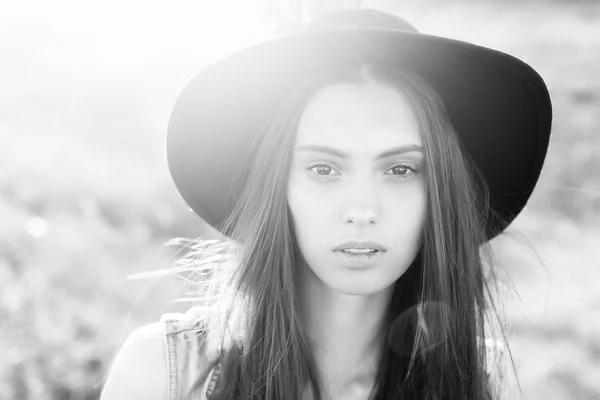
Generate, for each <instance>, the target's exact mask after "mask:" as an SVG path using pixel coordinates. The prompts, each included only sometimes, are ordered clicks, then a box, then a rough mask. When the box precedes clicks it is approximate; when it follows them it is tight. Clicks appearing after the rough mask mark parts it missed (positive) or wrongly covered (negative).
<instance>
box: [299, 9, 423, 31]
mask: <svg viewBox="0 0 600 400" xmlns="http://www.w3.org/2000/svg"><path fill="white" fill-rule="evenodd" d="M307 28H308V29H309V30H312V29H335V28H376V29H393V30H399V31H406V32H419V30H418V29H417V28H415V27H414V26H413V25H411V24H409V23H408V22H407V21H405V20H404V19H402V18H400V17H398V16H396V15H393V14H389V13H386V12H383V11H378V10H369V9H361V8H359V9H346V10H339V11H335V12H332V13H329V14H325V15H323V16H321V17H319V18H317V19H315V20H314V21H312V22H311V23H310V24H309V25H308V26H307Z"/></svg>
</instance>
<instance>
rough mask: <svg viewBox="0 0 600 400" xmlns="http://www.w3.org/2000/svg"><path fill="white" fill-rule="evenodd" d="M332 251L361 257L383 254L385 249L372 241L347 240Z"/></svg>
mask: <svg viewBox="0 0 600 400" xmlns="http://www.w3.org/2000/svg"><path fill="white" fill-rule="evenodd" d="M333 251H340V252H343V253H349V254H359V255H362V254H370V253H383V252H385V251H386V248H385V247H383V245H381V244H379V243H377V242H374V241H372V240H347V241H345V242H342V243H340V244H339V245H337V246H336V247H334V248H333Z"/></svg>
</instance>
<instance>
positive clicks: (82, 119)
mask: <svg viewBox="0 0 600 400" xmlns="http://www.w3.org/2000/svg"><path fill="white" fill-rule="evenodd" d="M259 21H260V18H259V15H258V11H257V7H256V1H253V0H218V1H217V0H211V1H209V0H195V1H192V0H183V1H166V0H163V1H157V0H102V1H88V0H52V1H47V0H19V1H11V0H0V54H1V56H0V57H1V59H2V61H1V62H0V87H1V88H2V92H3V95H2V96H1V97H0V138H1V136H3V135H4V134H6V131H9V132H14V131H17V132H26V131H30V132H37V131H45V132H48V133H50V132H56V133H59V134H60V133H61V132H65V131H66V130H78V129H81V130H85V129H87V127H84V128H82V127H81V124H96V125H98V123H103V122H102V121H100V122H92V121H94V118H96V117H97V115H96V114H101V113H102V107H112V110H110V111H111V112H110V113H107V114H106V115H107V116H108V117H110V118H113V119H114V114H115V113H117V112H119V110H127V104H126V102H127V101H128V100H127V98H126V97H127V96H131V91H132V89H131V87H134V88H135V86H136V85H137V86H140V87H141V90H138V91H137V93H134V96H138V97H139V98H142V99H143V98H144V97H146V98H148V99H149V100H148V101H150V97H152V100H151V102H152V104H151V106H152V107H154V109H156V110H166V111H165V113H166V112H167V111H168V110H169V108H170V105H171V103H172V102H173V101H174V97H175V95H176V93H177V91H178V90H179V89H181V88H183V86H184V85H185V84H186V83H187V82H188V81H189V80H190V79H191V78H192V77H193V76H194V75H195V74H196V73H197V72H198V71H199V70H200V69H201V68H202V67H203V66H204V65H205V64H206V63H207V62H208V61H210V60H213V59H215V58H218V57H220V56H222V55H225V54H227V53H229V52H230V51H233V50H234V49H236V48H238V47H240V46H242V45H244V44H245V43H247V42H248V41H249V40H252V39H253V38H254V39H256V37H260V35H262V34H263V29H264V28H262V26H263V25H262V24H260V23H259ZM253 36H254V37H253ZM133 90H134V91H135V89H133ZM119 91H121V92H122V94H121V95H120V94H119V93H120V92H119ZM128 91H129V92H128ZM94 96H96V97H94ZM94 98H96V99H99V100H101V101H102V102H103V104H98V107H96V106H94V105H93V104H91V105H90V104H87V105H86V104H83V105H82V103H85V102H88V103H92V102H93V101H98V100H94ZM113 98H114V100H112V99H113ZM134 101H136V102H139V99H134ZM119 102H120V103H119ZM110 103H112V105H111V104H110ZM85 107H93V108H94V111H93V112H94V113H96V114H95V115H86V114H85V113H86V109H85ZM150 108H151V107H148V109H150ZM129 111H131V110H129ZM148 112H151V111H148ZM69 113H70V114H69ZM111 113H112V115H111ZM69 115H71V116H69ZM32 116H33V117H35V118H32ZM69 118H74V119H79V122H78V121H73V120H68V119H69ZM165 118H166V115H161V116H160V121H158V122H157V123H158V124H159V125H158V126H160V127H161V128H163V126H162V125H164V120H165ZM149 122H150V121H149ZM77 124H79V125H77ZM67 127H68V128H67ZM3 128H4V129H3ZM107 128H110V129H112V127H107ZM94 129H100V128H98V127H97V128H94ZM2 131H4V132H2Z"/></svg>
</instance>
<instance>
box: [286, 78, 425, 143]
mask: <svg viewBox="0 0 600 400" xmlns="http://www.w3.org/2000/svg"><path fill="white" fill-rule="evenodd" d="M296 143H297V145H303V144H328V145H338V146H339V147H344V148H355V147H356V148H365V146H366V147H374V148H380V147H381V146H383V147H386V146H396V145H403V144H409V143H410V144H419V145H420V144H421V134H420V131H419V126H418V123H417V119H416V117H415V115H414V112H413V109H412V107H411V104H410V103H409V100H408V99H407V98H406V96H405V95H404V94H402V93H401V92H400V91H398V90H396V89H394V88H392V87H390V86H388V85H384V84H381V83H376V82H369V83H366V84H361V85H360V86H354V85H349V84H337V85H332V86H328V87H325V88H324V89H322V90H321V91H319V92H318V93H317V94H316V95H314V96H313V97H312V98H311V99H310V101H309V102H308V104H307V106H306V108H305V109H304V112H303V114H302V116H301V118H300V123H299V125H298V132H297V137H296Z"/></svg>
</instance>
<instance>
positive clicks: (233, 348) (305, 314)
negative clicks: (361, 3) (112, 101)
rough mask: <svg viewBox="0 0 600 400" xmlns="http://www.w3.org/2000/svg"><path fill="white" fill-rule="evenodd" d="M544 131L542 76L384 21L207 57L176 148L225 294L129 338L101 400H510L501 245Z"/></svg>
mask: <svg viewBox="0 0 600 400" xmlns="http://www.w3.org/2000/svg"><path fill="white" fill-rule="evenodd" d="M550 124H551V104H550V99H549V96H548V92H547V89H546V86H545V84H544V82H543V80H542V79H541V78H540V77H539V75H538V74H537V73H536V72H535V71H534V70H533V69H531V67H529V66H528V65H526V64H524V63H523V62H521V61H519V60H517V59H515V58H514V57H511V56H509V55H506V54H503V53H500V52H497V51H494V50H490V49H486V48H482V47H478V46H474V45H471V44H467V43H463V42H457V41H452V40H449V39H444V38H439V37H433V36H428V35H423V34H421V33H419V32H417V30H416V29H415V28H414V27H412V26H411V25H410V24H408V23H407V22H405V21H403V20H401V19H399V18H397V17H395V16H392V15H389V14H385V13H381V12H377V11H373V10H346V11H340V12H337V13H333V14H330V15H328V16H325V17H323V18H321V19H320V20H318V21H316V22H314V23H313V24H312V25H310V26H309V27H307V28H306V30H304V31H303V32H301V33H297V34H293V35H288V36H285V37H283V38H278V39H274V40H270V41H267V42H264V43H261V44H258V45H255V46H251V47H249V48H246V49H243V50H240V51H239V52H237V53H235V54H233V55H231V56H229V57H227V58H225V59H223V60H220V61H219V62H217V63H215V64H213V65H211V66H209V67H207V68H206V69H205V70H203V71H202V72H201V73H200V74H199V75H198V76H197V77H196V78H195V79H194V80H193V81H192V82H191V83H190V84H189V85H188V86H187V87H186V89H185V90H184V91H183V93H182V94H181V95H180V97H179V99H178V101H177V103H176V105H175V107H174V110H173V113H172V117H171V121H170V124H169V137H168V147H167V152H168V157H169V167H170V170H171V174H172V176H173V179H174V182H175V184H176V185H177V188H178V190H179V192H180V194H181V196H182V197H183V199H184V200H185V201H186V202H187V203H188V204H189V205H190V206H191V208H192V209H193V210H194V211H195V212H196V214H198V215H199V216H200V217H202V218H203V219H204V220H205V221H206V222H207V223H209V224H210V225H212V226H213V227H215V228H217V230H218V231H220V232H221V233H222V234H223V235H224V236H225V237H226V238H227V240H224V241H221V242H215V241H206V240H204V241H202V240H200V241H198V242H197V243H196V244H194V245H193V247H192V252H190V255H189V256H188V257H187V258H186V259H185V260H183V263H182V266H181V268H180V269H179V270H192V271H197V272H198V276H199V277H201V278H202V280H204V281H206V280H208V281H209V282H211V283H210V284H209V292H208V295H207V297H206V299H207V301H208V302H209V303H210V301H209V300H210V299H211V298H216V301H213V302H212V303H211V305H212V307H211V308H210V310H211V311H209V312H204V311H203V310H204V308H201V307H197V308H193V309H191V310H190V311H189V312H187V313H186V314H167V315H164V316H163V318H162V319H161V321H160V323H156V324H152V325H150V326H147V327H143V328H141V329H139V330H137V331H136V332H134V333H133V334H132V335H131V336H130V337H129V338H128V340H127V341H126V343H125V344H124V345H123V347H122V349H121V350H120V351H119V354H118V355H117V358H116V360H115V362H114V364H113V366H112V369H111V371H110V374H109V377H108V379H107V382H106V384H105V387H104V392H103V397H102V398H103V400H114V399H121V398H148V399H172V400H174V399H184V398H196V399H205V398H206V399H211V398H212V399H227V400H229V399H231V400H233V399H256V400H258V399H261V400H262V399H269V400H275V399H323V400H328V399H457V398H465V399H486V398H498V396H499V395H500V393H501V392H502V390H501V389H502V382H501V381H499V378H501V377H500V376H499V375H498V371H501V365H502V363H503V362H504V361H502V360H500V361H498V360H497V359H498V356H499V355H500V359H501V358H502V357H501V356H502V354H503V353H502V347H501V346H499V345H496V346H494V345H493V344H494V343H502V341H500V342H498V341H490V340H489V339H490V338H494V337H495V335H496V334H495V332H494V330H493V329H492V327H493V326H494V323H493V322H494V319H495V317H494V315H495V307H494V304H493V301H492V291H491V287H493V285H494V270H493V260H492V259H491V257H490V252H489V251H488V250H489V249H488V246H489V245H488V241H489V240H490V239H492V238H493V237H495V236H496V235H498V234H499V233H501V232H502V231H503V230H504V229H505V228H506V227H507V226H508V224H509V223H510V222H511V221H512V220H513V219H514V218H515V217H516V215H517V214H518V213H519V212H520V211H521V210H522V208H523V207H524V205H525V203H526V201H527V199H528V198H529V195H530V193H531V191H532V189H533V187H534V186H535V183H536V181H537V179H538V177H539V174H540V171H541V168H542V164H543V160H544V157H545V154H546V150H547V146H548V139H549V134H550ZM498 334H499V335H500V336H502V334H503V333H502V332H499V333H498ZM486 344H487V345H486Z"/></svg>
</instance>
